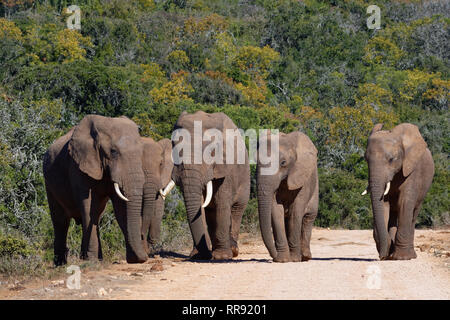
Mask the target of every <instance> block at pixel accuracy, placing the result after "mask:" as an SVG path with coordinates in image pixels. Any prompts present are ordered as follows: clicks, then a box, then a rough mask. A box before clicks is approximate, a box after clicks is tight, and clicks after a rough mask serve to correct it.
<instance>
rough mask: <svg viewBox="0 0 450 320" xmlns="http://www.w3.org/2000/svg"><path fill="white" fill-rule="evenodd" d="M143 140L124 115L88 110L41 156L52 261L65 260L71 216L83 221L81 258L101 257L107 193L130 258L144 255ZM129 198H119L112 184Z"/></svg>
mask: <svg viewBox="0 0 450 320" xmlns="http://www.w3.org/2000/svg"><path fill="white" fill-rule="evenodd" d="M142 156H143V146H142V142H141V137H140V136H139V132H138V127H137V126H136V124H135V123H134V122H133V121H131V120H129V119H128V118H126V117H120V118H107V117H102V116H98V115H88V116H86V117H84V118H83V120H82V121H81V122H80V123H79V124H78V125H77V126H76V127H74V128H73V129H71V130H70V131H69V132H68V133H67V134H65V135H64V136H62V137H60V138H59V139H57V140H56V141H55V142H54V143H53V144H52V145H51V146H50V147H49V149H48V150H47V152H46V154H45V156H44V165H43V169H44V177H45V185H46V190H47V197H48V203H49V207H50V214H51V218H52V222H53V227H54V231H55V239H54V253H55V256H54V262H55V265H62V264H66V263H67V252H68V249H67V247H66V239H67V231H68V228H69V223H70V219H71V218H74V219H75V221H76V222H77V223H78V224H81V225H82V231H83V239H82V244H81V258H82V259H97V258H98V259H102V250H101V246H100V238H99V228H98V224H99V221H100V218H101V215H102V213H103V211H104V209H105V206H106V203H107V201H108V199H111V200H112V203H113V206H114V213H115V216H116V218H117V221H118V223H119V226H120V228H121V230H122V232H123V234H124V236H125V242H126V259H127V261H128V262H129V263H141V262H145V261H146V260H147V257H148V255H147V252H146V250H145V241H143V237H142V195H143V185H144V179H145V177H144V172H143V170H142ZM114 183H118V185H119V187H120V192H121V193H122V194H123V195H124V196H125V197H127V198H128V200H129V201H128V202H126V201H124V200H122V199H121V198H120V197H119V196H118V195H117V193H116V192H115V190H114Z"/></svg>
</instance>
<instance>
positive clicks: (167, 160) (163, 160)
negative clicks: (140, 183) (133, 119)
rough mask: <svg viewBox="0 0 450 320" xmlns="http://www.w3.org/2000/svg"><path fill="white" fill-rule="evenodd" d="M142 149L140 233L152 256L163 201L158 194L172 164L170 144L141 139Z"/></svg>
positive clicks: (156, 239) (169, 175)
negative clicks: (145, 240) (142, 184)
mask: <svg viewBox="0 0 450 320" xmlns="http://www.w3.org/2000/svg"><path fill="white" fill-rule="evenodd" d="M142 144H143V147H144V153H143V160H142V169H143V171H144V175H145V182H144V193H143V211H142V212H143V214H142V218H143V220H142V233H143V235H144V239H145V238H146V239H147V248H146V251H147V252H148V253H149V254H150V255H152V254H154V253H155V246H156V244H157V243H158V241H159V239H160V234H161V221H162V217H163V214H164V199H163V198H162V196H161V194H160V193H159V190H160V189H163V188H165V187H166V186H167V184H168V183H169V181H170V178H171V174H172V169H173V163H172V158H171V153H172V142H171V141H170V140H169V139H162V140H160V141H158V142H156V141H154V140H153V139H152V138H142Z"/></svg>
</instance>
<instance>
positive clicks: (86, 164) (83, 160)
mask: <svg viewBox="0 0 450 320" xmlns="http://www.w3.org/2000/svg"><path fill="white" fill-rule="evenodd" d="M94 120H95V116H92V115H89V116H86V117H84V118H83V120H81V122H80V123H79V124H78V125H77V126H76V127H75V130H74V131H73V134H72V138H71V139H70V142H69V154H70V156H71V157H72V159H73V160H74V161H75V163H77V165H78V168H79V169H80V170H81V171H82V172H84V173H85V174H87V175H89V176H90V177H91V178H93V179H95V180H101V179H102V177H103V168H102V164H101V161H100V154H99V146H98V144H97V137H98V131H97V130H96V129H95V125H94Z"/></svg>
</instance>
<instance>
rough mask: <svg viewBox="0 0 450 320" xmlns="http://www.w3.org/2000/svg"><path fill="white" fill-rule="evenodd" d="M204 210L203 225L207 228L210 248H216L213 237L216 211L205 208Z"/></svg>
mask: <svg viewBox="0 0 450 320" xmlns="http://www.w3.org/2000/svg"><path fill="white" fill-rule="evenodd" d="M204 210H205V225H206V226H207V230H208V235H209V237H210V241H211V248H216V247H217V238H216V237H215V234H216V225H217V220H216V210H215V209H213V208H209V207H206V208H204Z"/></svg>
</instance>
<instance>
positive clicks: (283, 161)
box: [280, 159, 287, 167]
mask: <svg viewBox="0 0 450 320" xmlns="http://www.w3.org/2000/svg"><path fill="white" fill-rule="evenodd" d="M286 165H287V161H286V160H285V159H283V160H281V163H280V166H282V167H286Z"/></svg>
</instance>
